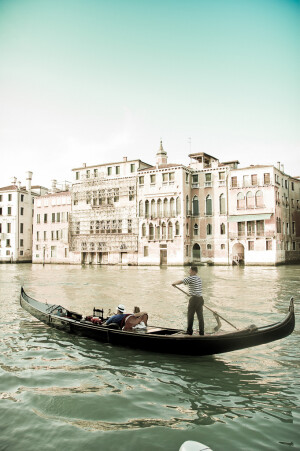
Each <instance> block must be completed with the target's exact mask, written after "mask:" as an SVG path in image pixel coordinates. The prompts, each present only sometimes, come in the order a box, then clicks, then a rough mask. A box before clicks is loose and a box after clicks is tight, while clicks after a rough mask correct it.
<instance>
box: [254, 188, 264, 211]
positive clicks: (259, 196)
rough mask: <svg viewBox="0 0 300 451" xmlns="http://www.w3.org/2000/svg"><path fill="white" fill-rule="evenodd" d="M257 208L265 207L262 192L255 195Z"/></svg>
mask: <svg viewBox="0 0 300 451" xmlns="http://www.w3.org/2000/svg"><path fill="white" fill-rule="evenodd" d="M255 206H256V207H263V206H264V197H263V192H262V191H256V193H255Z"/></svg>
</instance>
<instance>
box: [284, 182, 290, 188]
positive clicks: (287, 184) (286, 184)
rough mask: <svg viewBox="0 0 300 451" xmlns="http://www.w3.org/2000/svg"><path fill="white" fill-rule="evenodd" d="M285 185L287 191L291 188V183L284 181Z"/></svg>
mask: <svg viewBox="0 0 300 451" xmlns="http://www.w3.org/2000/svg"><path fill="white" fill-rule="evenodd" d="M284 184H285V187H286V189H288V187H289V182H288V181H287V180H285V181H284Z"/></svg>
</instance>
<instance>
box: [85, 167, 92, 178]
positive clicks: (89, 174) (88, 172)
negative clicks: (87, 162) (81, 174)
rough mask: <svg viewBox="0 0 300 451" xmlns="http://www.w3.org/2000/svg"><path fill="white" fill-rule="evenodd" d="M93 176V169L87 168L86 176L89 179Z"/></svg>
mask: <svg viewBox="0 0 300 451" xmlns="http://www.w3.org/2000/svg"><path fill="white" fill-rule="evenodd" d="M90 176H91V171H90V170H89V169H87V171H86V178H87V179H89V178H90Z"/></svg>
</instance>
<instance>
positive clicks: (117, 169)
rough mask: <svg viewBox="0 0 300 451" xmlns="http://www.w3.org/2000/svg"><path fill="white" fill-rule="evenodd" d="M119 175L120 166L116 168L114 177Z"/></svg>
mask: <svg viewBox="0 0 300 451" xmlns="http://www.w3.org/2000/svg"><path fill="white" fill-rule="evenodd" d="M119 174H120V166H116V175H119Z"/></svg>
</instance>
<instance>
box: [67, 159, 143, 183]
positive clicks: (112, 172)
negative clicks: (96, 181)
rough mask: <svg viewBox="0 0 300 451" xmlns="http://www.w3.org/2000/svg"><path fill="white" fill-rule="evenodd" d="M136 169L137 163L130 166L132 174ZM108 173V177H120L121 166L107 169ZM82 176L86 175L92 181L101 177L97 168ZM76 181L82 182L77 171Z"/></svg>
mask: <svg viewBox="0 0 300 451" xmlns="http://www.w3.org/2000/svg"><path fill="white" fill-rule="evenodd" d="M135 169H136V165H135V163H131V164H130V172H131V173H134V172H135ZM106 171H107V175H119V174H120V166H119V165H116V166H108V167H107V168H106ZM82 175H84V177H85V178H86V179H90V178H92V177H94V178H97V177H99V170H98V169H97V168H95V169H93V170H91V169H86V171H85V174H83V173H82ZM75 179H76V180H80V172H79V171H76V172H75Z"/></svg>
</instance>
